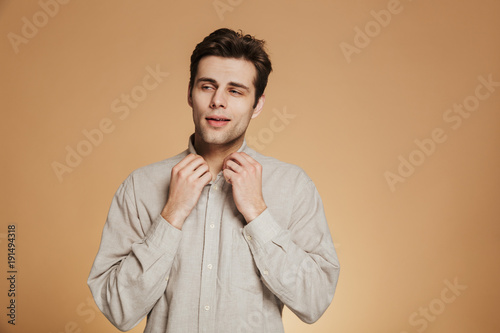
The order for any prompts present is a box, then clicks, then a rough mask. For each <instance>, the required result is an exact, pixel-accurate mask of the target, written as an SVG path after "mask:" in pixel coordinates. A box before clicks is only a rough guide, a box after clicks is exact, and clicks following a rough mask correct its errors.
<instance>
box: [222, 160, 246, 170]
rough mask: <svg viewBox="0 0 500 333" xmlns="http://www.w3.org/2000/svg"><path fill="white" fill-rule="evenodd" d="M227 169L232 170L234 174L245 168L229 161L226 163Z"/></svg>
mask: <svg viewBox="0 0 500 333" xmlns="http://www.w3.org/2000/svg"><path fill="white" fill-rule="evenodd" d="M225 169H229V170H232V171H234V172H236V173H237V172H240V171H241V170H242V169H243V168H242V166H241V165H239V164H238V163H236V162H235V161H233V160H229V161H227V162H226V167H225Z"/></svg>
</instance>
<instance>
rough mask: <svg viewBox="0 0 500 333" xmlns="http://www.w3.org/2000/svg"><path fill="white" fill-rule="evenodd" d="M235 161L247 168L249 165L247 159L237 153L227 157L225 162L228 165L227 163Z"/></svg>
mask: <svg viewBox="0 0 500 333" xmlns="http://www.w3.org/2000/svg"><path fill="white" fill-rule="evenodd" d="M231 160H232V161H235V162H236V163H238V164H239V165H241V166H243V167H245V166H246V165H248V161H247V159H246V158H244V157H243V156H241V155H240V153H238V152H236V153H232V154H230V155H229V156H227V157H226V159H225V160H224V161H225V164H226V165H227V162H228V161H231Z"/></svg>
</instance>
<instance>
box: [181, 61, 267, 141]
mask: <svg viewBox="0 0 500 333" xmlns="http://www.w3.org/2000/svg"><path fill="white" fill-rule="evenodd" d="M256 74H257V71H256V69H255V66H254V65H253V64H252V63H251V62H249V61H247V60H243V59H234V58H223V57H217V56H207V57H204V58H202V59H201V60H200V62H199V64H198V72H197V74H196V77H195V79H194V83H193V87H192V89H191V95H190V96H189V95H188V103H189V105H190V106H191V107H192V108H193V121H194V126H195V136H196V140H201V141H200V142H203V143H204V144H209V145H210V144H212V145H224V144H232V143H239V142H242V141H243V138H244V135H245V132H246V129H247V127H248V125H249V123H250V119H252V118H255V117H257V116H258V115H259V113H260V111H261V110H262V107H263V105H264V99H265V98H264V96H262V97H261V98H259V102H258V103H257V106H256V107H255V108H254V107H253V105H254V99H255V87H254V84H253V82H254V78H255V76H256Z"/></svg>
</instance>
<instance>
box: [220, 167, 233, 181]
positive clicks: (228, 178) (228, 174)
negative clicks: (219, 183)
mask: <svg viewBox="0 0 500 333" xmlns="http://www.w3.org/2000/svg"><path fill="white" fill-rule="evenodd" d="M222 174H223V175H224V179H225V180H226V182H228V183H229V184H232V183H233V182H232V178H233V176H234V174H235V173H234V171H231V170H230V169H224V170H223V171H222Z"/></svg>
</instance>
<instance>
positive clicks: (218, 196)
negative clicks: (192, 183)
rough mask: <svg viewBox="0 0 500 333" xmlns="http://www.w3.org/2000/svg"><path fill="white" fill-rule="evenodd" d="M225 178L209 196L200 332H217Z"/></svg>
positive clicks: (214, 184) (206, 216)
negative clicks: (216, 315) (220, 242)
mask: <svg viewBox="0 0 500 333" xmlns="http://www.w3.org/2000/svg"><path fill="white" fill-rule="evenodd" d="M223 185H224V181H223V178H222V177H220V175H219V177H217V179H216V181H215V182H214V183H213V184H212V185H211V186H210V190H209V191H208V194H207V210H206V215H205V233H204V234H205V235H204V242H203V262H202V269H201V286H200V287H201V288H200V290H201V292H200V310H199V322H198V324H199V325H198V327H199V332H203V333H211V332H215V311H216V304H215V302H216V287H217V268H218V259H219V235H220V221H221V214H222V205H223V202H224V193H223V191H222V187H223Z"/></svg>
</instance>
